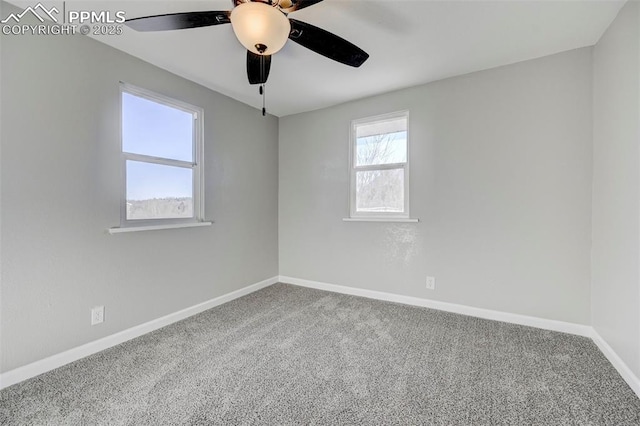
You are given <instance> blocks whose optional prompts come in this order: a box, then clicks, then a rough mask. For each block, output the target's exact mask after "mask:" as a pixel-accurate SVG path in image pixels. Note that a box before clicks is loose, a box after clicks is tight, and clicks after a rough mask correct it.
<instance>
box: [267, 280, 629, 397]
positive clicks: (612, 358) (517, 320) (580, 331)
mask: <svg viewBox="0 0 640 426" xmlns="http://www.w3.org/2000/svg"><path fill="white" fill-rule="evenodd" d="M278 281H279V282H282V283H286V284H293V285H297V286H300V287H308V288H314V289H317V290H324V291H331V292H334V293H342V294H349V295H352V296H360V297H367V298H369V299H376V300H384V301H388V302H396V303H402V304H405V305H412V306H421V307H425V308H431V309H437V310H440V311H447V312H453V313H456V314H462V315H470V316H473V317H478V318H484V319H490V320H495V321H503V322H508V323H512V324H520V325H526V326H529V327H535V328H541V329H544V330H551V331H559V332H562V333H569V334H575V335H578V336H584V337H589V338H591V339H592V340H593V342H594V343H595V345H596V346H597V347H598V349H600V351H601V352H602V353H603V354H604V356H605V357H606V358H607V359H608V360H609V362H610V363H611V364H612V365H613V367H614V368H615V369H616V370H617V371H618V373H619V374H620V376H622V378H623V379H624V381H625V382H626V383H627V384H628V385H629V387H630V388H631V389H632V390H633V391H634V392H635V394H636V395H637V396H638V398H640V378H638V376H636V375H635V374H634V373H633V371H632V370H631V369H630V368H629V366H628V365H627V364H626V363H625V362H624V361H623V360H622V358H620V356H618V354H617V353H616V352H615V351H614V350H613V348H612V347H611V346H609V344H608V343H607V342H606V341H605V340H604V339H603V338H602V336H600V334H598V332H597V331H596V330H595V329H594V328H593V327H591V326H589V325H583V324H576V323H570V322H564V321H556V320H550V319H544V318H537V317H531V316H527V315H520V314H511V313H507V312H500V311H494V310H491V309H483V308H474V307H472V306H465V305H458V304H455V303H448V302H440V301H437V300H430V299H421V298H418V297H412V296H403V295H400V294H393V293H386V292H382V291H374V290H365V289H361V288H355V287H346V286H341V285H336V284H328V283H323V282H318V281H310V280H304V279H300V278H294V277H287V276H283V275H280V276H279V277H278Z"/></svg>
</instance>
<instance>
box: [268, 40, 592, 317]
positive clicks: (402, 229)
mask: <svg viewBox="0 0 640 426" xmlns="http://www.w3.org/2000/svg"><path fill="white" fill-rule="evenodd" d="M591 85H592V75H591V48H584V49H579V50H574V51H569V52H566V53H562V54H558V55H554V56H550V57H545V58H542V59H537V60H533V61H528V62H523V63H518V64H515V65H510V66H505V67H501V68H497V69H493V70H488V71H483V72H478V73H473V74H469V75H465V76H461V77H456V78H451V79H447V80H443V81H439V82H435V83H431V84H427V85H424V86H420V87H415V88H411V89H407V90H402V91H397V92H393V93H389V94H385V95H381V96H377V97H372V98H368V99H364V100H360V101H356V102H351V103H347V104H344V105H339V106H336V107H332V108H328V109H323V110H319V111H315V112H310V113H304V114H299V115H294V116H289V117H285V118H281V119H280V167H279V169H280V171H279V173H280V193H279V197H280V199H279V206H280V208H279V211H280V214H279V223H280V225H279V239H280V274H281V275H285V276H291V277H296V278H302V279H308V280H315V281H321V282H327V283H332V284H339V285H345V286H351V287H358V288H365V289H371V290H379V291H385V292H390V293H398V294H404V295H409V296H417V297H424V298H430V299H436V300H442V301H447V302H453V303H459V304H464V305H471V306H476V307H482V308H488V309H496V310H499V311H505V312H512V313H518V314H525V315H533V316H537V317H542V318H550V319H555V320H563V321H570V322H575V323H581V324H589V323H590V308H589V306H590V280H591V278H590V248H591V247H590V235H591V161H592V146H591V145H592V143H591V141H592V125H591V113H592V111H591V105H592V103H591V96H592V94H591ZM403 109H408V110H410V113H411V118H410V132H411V140H410V149H411V216H413V217H416V218H419V219H420V222H419V223H417V224H413V223H410V224H398V223H370V222H367V223H353V222H349V223H347V222H343V221H342V218H344V217H347V215H348V211H349V207H348V190H349V173H348V161H347V157H348V144H349V123H350V121H351V120H353V119H356V118H361V117H367V116H372V115H377V114H382V113H387V112H391V111H398V110H403ZM426 275H433V276H435V277H436V280H437V282H436V290H435V291H429V290H426V289H425V277H426Z"/></svg>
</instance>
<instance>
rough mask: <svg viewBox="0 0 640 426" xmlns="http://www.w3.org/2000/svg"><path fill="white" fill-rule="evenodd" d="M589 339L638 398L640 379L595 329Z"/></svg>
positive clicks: (639, 394) (639, 396)
mask: <svg viewBox="0 0 640 426" xmlns="http://www.w3.org/2000/svg"><path fill="white" fill-rule="evenodd" d="M591 338H592V339H593V342H594V343H595V344H596V346H598V348H599V349H600V351H602V353H603V354H604V356H606V357H607V359H608V360H609V362H610V363H611V364H612V365H613V366H614V367H615V369H616V370H618V373H620V375H621V376H622V378H623V379H624V381H625V382H627V384H628V385H629V387H630V388H631V389H632V390H633V391H634V392H635V393H636V395H637V396H638V398H640V379H639V378H638V377H637V376H636V375H635V374H634V373H633V371H631V369H630V368H629V366H628V365H627V364H626V363H625V362H624V361H623V360H622V358H620V357H619V356H618V354H617V353H616V352H615V351H614V350H613V348H612V347H611V346H609V344H608V343H607V342H606V341H605V340H604V339H603V338H602V336H600V334H598V332H597V331H596V330H595V328H592V332H591Z"/></svg>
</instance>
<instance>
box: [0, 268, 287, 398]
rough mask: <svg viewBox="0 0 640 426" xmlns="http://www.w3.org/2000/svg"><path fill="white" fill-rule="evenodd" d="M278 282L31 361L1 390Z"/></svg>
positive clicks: (1, 381)
mask: <svg viewBox="0 0 640 426" xmlns="http://www.w3.org/2000/svg"><path fill="white" fill-rule="evenodd" d="M277 282H278V277H277V276H276V277H272V278H269V279H267V280H264V281H260V282H259V283H255V284H252V285H249V286H247V287H244V288H241V289H239V290H236V291H233V292H231V293H227V294H225V295H222V296H220V297H216V298H214V299H211V300H208V301H206V302H203V303H199V304H197V305H194V306H191V307H189V308H186V309H183V310H181V311H178V312H174V313H172V314H169V315H166V316H164V317H161V318H158V319H155V320H152V321H149V322H146V323H144V324H140V325H137V326H135V327H131V328H129V329H127V330H123V331H120V332H118V333H116V334H112V335H110V336H107V337H103V338H102V339H99V340H95V341H93V342H90V343H87V344H84V345H82V346H78V347H76V348H73V349H69V350H67V351H64V352H61V353H59V354H56V355H53V356H50V357H48V358H45V359H42V360H40V361H36V362H33V363H31V364H27V365H25V366H23V367H18V368H16V369H14V370H10V371H7V372H6V373H3V374H0V389H3V388H6V387H7V386H11V385H13V384H16V383H19V382H21V381H23V380H27V379H30V378H32V377H35V376H38V375H40V374H42V373H46V372H47V371H51V370H53V369H56V368H58V367H62V366H63V365H66V364H69V363H71V362H73V361H77V360H79V359H81V358H84V357H87V356H89V355H93V354H95V353H97V352H100V351H103V350H105V349H108V348H110V347H113V346H116V345H119V344H120V343H124V342H126V341H127V340H131V339H134V338H136V337H139V336H142V335H143V334H147V333H150V332H152V331H154V330H157V329H159V328H162V327H165V326H167V325H169V324H173V323H174V322H177V321H180V320H183V319H185V318H188V317H190V316H193V315H196V314H199V313H200V312H204V311H206V310H207V309H211V308H213V307H215V306H218V305H222V304H223V303H227V302H230V301H232V300H234V299H237V298H239V297H242V296H245V295H247V294H249V293H253V292H254V291H258V290H260V289H263V288H265V287H268V286H270V285H273V284H275V283H277Z"/></svg>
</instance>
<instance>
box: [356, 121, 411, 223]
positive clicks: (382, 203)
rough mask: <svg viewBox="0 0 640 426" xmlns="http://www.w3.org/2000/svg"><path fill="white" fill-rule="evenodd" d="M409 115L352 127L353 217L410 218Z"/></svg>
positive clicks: (364, 122)
mask: <svg viewBox="0 0 640 426" xmlns="http://www.w3.org/2000/svg"><path fill="white" fill-rule="evenodd" d="M408 121H409V112H408V111H403V112H398V113H392V114H387V115H383V116H378V117H371V118H365V119H361V120H355V121H353V122H352V125H351V150H350V152H351V159H350V165H351V167H350V168H351V202H350V204H351V217H352V218H367V217H372V218H408V217H409V144H408V139H409V136H408Z"/></svg>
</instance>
